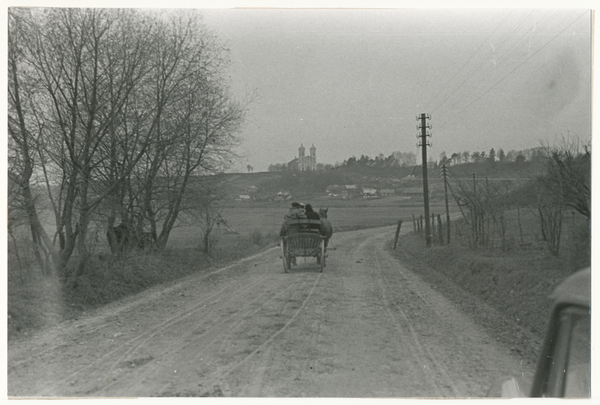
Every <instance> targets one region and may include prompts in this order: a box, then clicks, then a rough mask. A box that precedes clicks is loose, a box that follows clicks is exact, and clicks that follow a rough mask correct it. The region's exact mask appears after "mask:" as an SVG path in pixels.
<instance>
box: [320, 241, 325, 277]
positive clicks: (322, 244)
mask: <svg viewBox="0 0 600 405" xmlns="http://www.w3.org/2000/svg"><path fill="white" fill-rule="evenodd" d="M320 255H321V273H323V267H325V244H324V243H323V242H322V241H321V253H320Z"/></svg>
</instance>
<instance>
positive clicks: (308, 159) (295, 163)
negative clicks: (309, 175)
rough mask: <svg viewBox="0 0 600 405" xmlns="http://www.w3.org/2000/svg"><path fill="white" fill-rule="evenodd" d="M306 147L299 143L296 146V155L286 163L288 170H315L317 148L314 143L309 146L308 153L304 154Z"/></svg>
mask: <svg viewBox="0 0 600 405" xmlns="http://www.w3.org/2000/svg"><path fill="white" fill-rule="evenodd" d="M305 151H306V149H305V148H304V145H302V144H300V148H298V157H297V158H295V159H294V160H292V161H290V162H289V163H288V170H293V171H300V172H306V171H311V170H317V148H315V145H313V146H311V147H310V155H309V156H306V155H305Z"/></svg>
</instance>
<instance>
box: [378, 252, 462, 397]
mask: <svg viewBox="0 0 600 405" xmlns="http://www.w3.org/2000/svg"><path fill="white" fill-rule="evenodd" d="M379 242H380V243H379V244H382V243H385V241H383V240H382V241H379ZM372 252H373V253H374V256H375V262H376V264H377V266H376V267H375V268H376V270H377V272H378V273H379V277H378V278H379V280H380V283H381V291H382V298H383V300H384V301H385V308H386V313H387V314H388V316H389V317H390V319H391V320H392V322H393V323H394V324H395V325H396V327H397V328H399V329H400V330H406V329H408V331H409V332H410V336H411V337H412V339H413V343H414V347H415V348H416V350H417V352H418V353H419V358H418V360H419V363H425V364H424V365H423V370H422V371H423V373H424V374H425V375H426V377H427V380H428V381H429V382H431V385H432V388H433V390H434V392H435V396H436V397H457V396H459V393H458V390H457V388H456V384H455V383H454V381H453V380H452V378H451V377H450V375H449V374H448V371H447V370H446V368H445V367H444V366H443V365H442V364H441V362H440V361H438V360H437V359H436V358H435V356H433V355H432V354H431V353H430V352H429V351H428V350H427V349H426V348H425V347H424V345H423V344H421V339H420V337H419V335H418V334H417V333H416V332H415V328H414V327H413V324H412V322H411V320H410V319H409V317H408V316H407V315H406V313H405V312H404V311H403V310H402V309H400V308H399V309H398V311H397V313H398V314H400V315H401V319H398V316H396V315H395V313H394V312H392V310H391V308H392V299H391V297H392V296H393V295H394V293H395V294H398V291H402V290H403V289H404V288H403V287H402V285H401V284H400V283H399V282H398V281H397V279H394V280H393V282H390V277H388V276H386V273H388V272H386V271H385V270H386V269H387V268H389V267H388V266H384V265H383V264H382V260H381V257H380V254H379V253H378V251H377V249H373V250H372ZM392 284H393V285H392ZM403 343H406V342H403ZM440 377H441V379H440ZM446 387H449V389H446Z"/></svg>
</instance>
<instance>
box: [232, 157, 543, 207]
mask: <svg viewBox="0 0 600 405" xmlns="http://www.w3.org/2000/svg"><path fill="white" fill-rule="evenodd" d="M448 169H449V178H450V182H451V184H452V183H453V182H456V181H463V180H468V179H470V178H472V176H473V173H475V174H476V176H477V177H478V178H479V179H488V180H489V181H494V180H513V181H526V180H528V179H530V178H531V177H532V176H535V175H536V174H538V173H541V172H542V170H543V166H542V164H541V163H537V162H520V163H517V162H495V163H493V164H490V163H487V162H486V163H464V164H459V165H453V166H449V168H448ZM407 176H411V180H408V179H407ZM412 176H414V177H412ZM428 177H429V184H430V190H431V191H432V194H434V195H435V194H439V192H440V191H441V192H443V181H442V179H441V177H440V168H439V167H437V166H433V167H431V168H429V170H428ZM224 179H225V183H226V185H227V186H226V188H227V194H228V195H229V196H230V197H231V198H232V199H235V198H236V197H238V196H239V195H251V197H252V198H253V200H255V201H268V200H272V199H273V198H275V196H276V195H277V193H279V192H289V193H290V194H291V195H293V196H294V197H296V198H300V199H302V198H306V197H309V196H310V197H312V196H319V195H325V194H326V189H327V187H328V186H331V185H348V184H353V185H357V186H359V187H361V188H365V187H370V188H375V189H394V190H399V189H403V188H408V187H421V186H422V170H421V167H420V166H412V167H398V168H381V167H376V166H364V165H352V166H340V167H336V168H333V169H330V170H323V171H314V172H296V171H285V172H258V173H231V174H226V175H225V176H224Z"/></svg>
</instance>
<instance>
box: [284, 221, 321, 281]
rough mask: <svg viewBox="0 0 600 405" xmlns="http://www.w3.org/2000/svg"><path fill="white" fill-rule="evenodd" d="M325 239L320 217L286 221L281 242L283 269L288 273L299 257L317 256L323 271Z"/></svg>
mask: <svg viewBox="0 0 600 405" xmlns="http://www.w3.org/2000/svg"><path fill="white" fill-rule="evenodd" d="M325 239H326V237H325V236H323V235H321V221H320V220H318V219H293V220H288V221H286V223H285V234H283V235H282V236H281V244H280V245H281V258H282V260H283V270H284V271H285V272H286V273H287V271H288V270H289V269H290V268H291V265H292V263H295V261H296V258H297V257H316V258H317V264H318V265H319V266H320V271H321V272H322V271H323V267H325Z"/></svg>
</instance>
